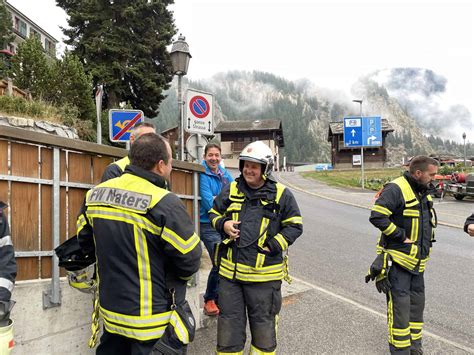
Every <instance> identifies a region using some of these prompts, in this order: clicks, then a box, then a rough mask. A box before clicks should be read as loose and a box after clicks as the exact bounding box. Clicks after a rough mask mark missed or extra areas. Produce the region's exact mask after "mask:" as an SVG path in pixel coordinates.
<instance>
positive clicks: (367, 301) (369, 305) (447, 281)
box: [189, 191, 474, 354]
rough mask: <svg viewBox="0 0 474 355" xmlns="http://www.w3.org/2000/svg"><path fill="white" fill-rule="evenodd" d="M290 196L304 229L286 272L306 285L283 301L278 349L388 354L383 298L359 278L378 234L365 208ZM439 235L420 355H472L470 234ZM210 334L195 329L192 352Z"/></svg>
mask: <svg viewBox="0 0 474 355" xmlns="http://www.w3.org/2000/svg"><path fill="white" fill-rule="evenodd" d="M294 194H295V196H296V198H297V200H298V203H299V205H300V208H301V211H302V215H303V221H304V234H303V236H302V237H301V238H300V239H299V240H298V241H297V243H295V245H293V246H292V247H291V250H290V267H291V270H290V271H291V274H292V276H294V277H295V278H296V279H297V281H298V282H300V283H303V284H305V285H306V286H308V289H309V290H308V291H306V292H302V293H299V294H296V295H293V296H290V297H287V298H286V299H285V302H284V307H283V309H282V312H281V320H280V324H279V336H278V339H279V347H278V349H277V353H279V354H383V353H387V352H388V351H387V350H388V349H387V341H386V339H387V331H386V317H385V298H384V296H383V295H380V294H379V293H377V291H376V290H375V286H374V285H373V283H371V284H368V285H367V284H365V283H364V281H363V279H364V275H365V273H366V272H367V269H368V267H369V265H370V263H371V262H372V260H373V259H374V257H375V245H376V242H377V238H378V232H377V230H376V229H375V228H374V227H372V226H371V225H370V223H369V222H368V216H369V211H368V210H366V209H363V208H358V207H354V206H349V205H344V204H341V203H338V202H335V201H330V200H327V199H323V198H320V197H316V196H314V195H309V194H306V193H302V192H299V191H294ZM461 213H462V212H461ZM436 239H437V240H438V241H437V243H435V245H434V248H433V253H432V257H431V260H430V261H429V263H428V266H427V271H426V274H425V282H426V309H425V330H426V333H425V335H424V348H425V353H427V354H466V353H474V307H473V302H474V274H473V272H474V239H473V238H469V237H468V236H467V235H466V234H465V233H463V232H462V230H460V229H458V228H452V227H446V226H440V227H439V228H438V231H437V238H436ZM215 338H216V327H215V324H213V325H211V326H210V327H208V328H207V329H204V330H200V331H198V333H197V335H196V340H195V342H194V343H193V344H192V345H191V346H190V351H189V353H190V354H210V353H212V352H213V351H214V346H215Z"/></svg>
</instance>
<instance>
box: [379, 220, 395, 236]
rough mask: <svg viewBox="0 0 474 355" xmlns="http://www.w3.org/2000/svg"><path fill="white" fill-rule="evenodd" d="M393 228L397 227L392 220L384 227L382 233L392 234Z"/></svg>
mask: <svg viewBox="0 0 474 355" xmlns="http://www.w3.org/2000/svg"><path fill="white" fill-rule="evenodd" d="M395 229H397V226H396V225H395V224H393V223H392V222H390V224H389V225H388V227H387V228H385V229H384V230H383V231H382V233H383V234H385V235H390V234H392V233H393V232H395Z"/></svg>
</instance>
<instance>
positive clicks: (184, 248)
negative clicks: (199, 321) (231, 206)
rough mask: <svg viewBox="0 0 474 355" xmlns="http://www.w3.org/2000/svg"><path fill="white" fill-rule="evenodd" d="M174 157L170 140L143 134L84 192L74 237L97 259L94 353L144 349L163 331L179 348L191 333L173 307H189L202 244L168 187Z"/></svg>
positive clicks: (162, 333)
mask: <svg viewBox="0 0 474 355" xmlns="http://www.w3.org/2000/svg"><path fill="white" fill-rule="evenodd" d="M171 161H172V158H171V148H170V145H169V144H168V142H166V141H165V140H164V139H163V138H162V137H160V136H158V135H156V134H154V133H148V134H144V135H142V136H141V137H140V138H139V139H137V140H136V141H135V142H134V144H133V145H132V147H131V150H130V165H128V166H127V167H126V168H125V171H124V174H123V175H122V176H120V177H118V178H114V179H111V180H108V181H106V182H103V183H101V184H99V185H97V186H96V187H94V188H93V189H91V190H89V191H88V192H87V195H86V199H85V202H84V205H83V207H82V209H81V212H80V214H79V217H78V220H77V236H78V241H79V244H80V246H81V248H82V250H83V251H84V253H85V254H88V253H90V252H91V251H95V254H96V259H97V274H98V290H99V300H100V315H101V318H102V319H103V321H104V334H103V335H102V337H101V339H100V345H99V347H98V348H97V354H149V353H150V352H151V351H152V349H153V347H154V345H156V344H157V343H159V341H158V340H159V339H160V338H161V337H162V336H166V337H168V338H169V337H173V336H174V337H175V338H176V339H178V340H179V342H180V345H182V346H181V349H179V351H177V352H176V353H177V354H184V353H185V352H186V351H185V349H186V344H188V343H189V341H190V340H191V339H192V335H193V334H194V329H189V328H187V325H188V324H189V323H190V322H189V321H188V320H189V318H186V319H182V318H181V317H180V316H179V313H178V312H176V309H177V308H178V309H180V308H179V307H181V306H183V307H184V308H186V309H187V310H188V309H189V307H188V306H187V304H186V301H185V294H186V282H187V280H189V279H190V278H191V277H192V275H193V274H194V273H196V272H197V271H198V269H199V265H200V257H201V245H200V240H199V237H198V236H197V235H196V234H195V233H194V227H193V222H192V220H191V218H190V217H189V215H188V213H187V212H186V208H185V206H184V205H183V203H182V202H181V201H180V199H179V198H178V197H177V196H176V195H175V194H173V193H171V192H169V191H167V190H166V189H165V187H166V179H168V178H169V176H170V173H171V169H172V167H171ZM191 323H192V327H194V322H191ZM155 343H156V344H155ZM174 345H176V342H175V343H174ZM167 346H168V345H167ZM158 353H159V352H158Z"/></svg>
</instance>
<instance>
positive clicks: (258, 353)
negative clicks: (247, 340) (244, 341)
mask: <svg viewBox="0 0 474 355" xmlns="http://www.w3.org/2000/svg"><path fill="white" fill-rule="evenodd" d="M274 354H276V353H275V351H270V352H266V351H262V350H260V349H258V348H256V347H255V346H253V345H250V353H249V355H274Z"/></svg>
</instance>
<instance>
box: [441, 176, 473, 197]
mask: <svg viewBox="0 0 474 355" xmlns="http://www.w3.org/2000/svg"><path fill="white" fill-rule="evenodd" d="M444 193H445V194H452V195H453V197H454V198H455V199H456V200H459V201H460V200H462V199H463V198H464V197H466V196H474V174H467V173H453V174H452V175H451V179H450V180H449V181H448V182H447V183H445V184H444Z"/></svg>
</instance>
